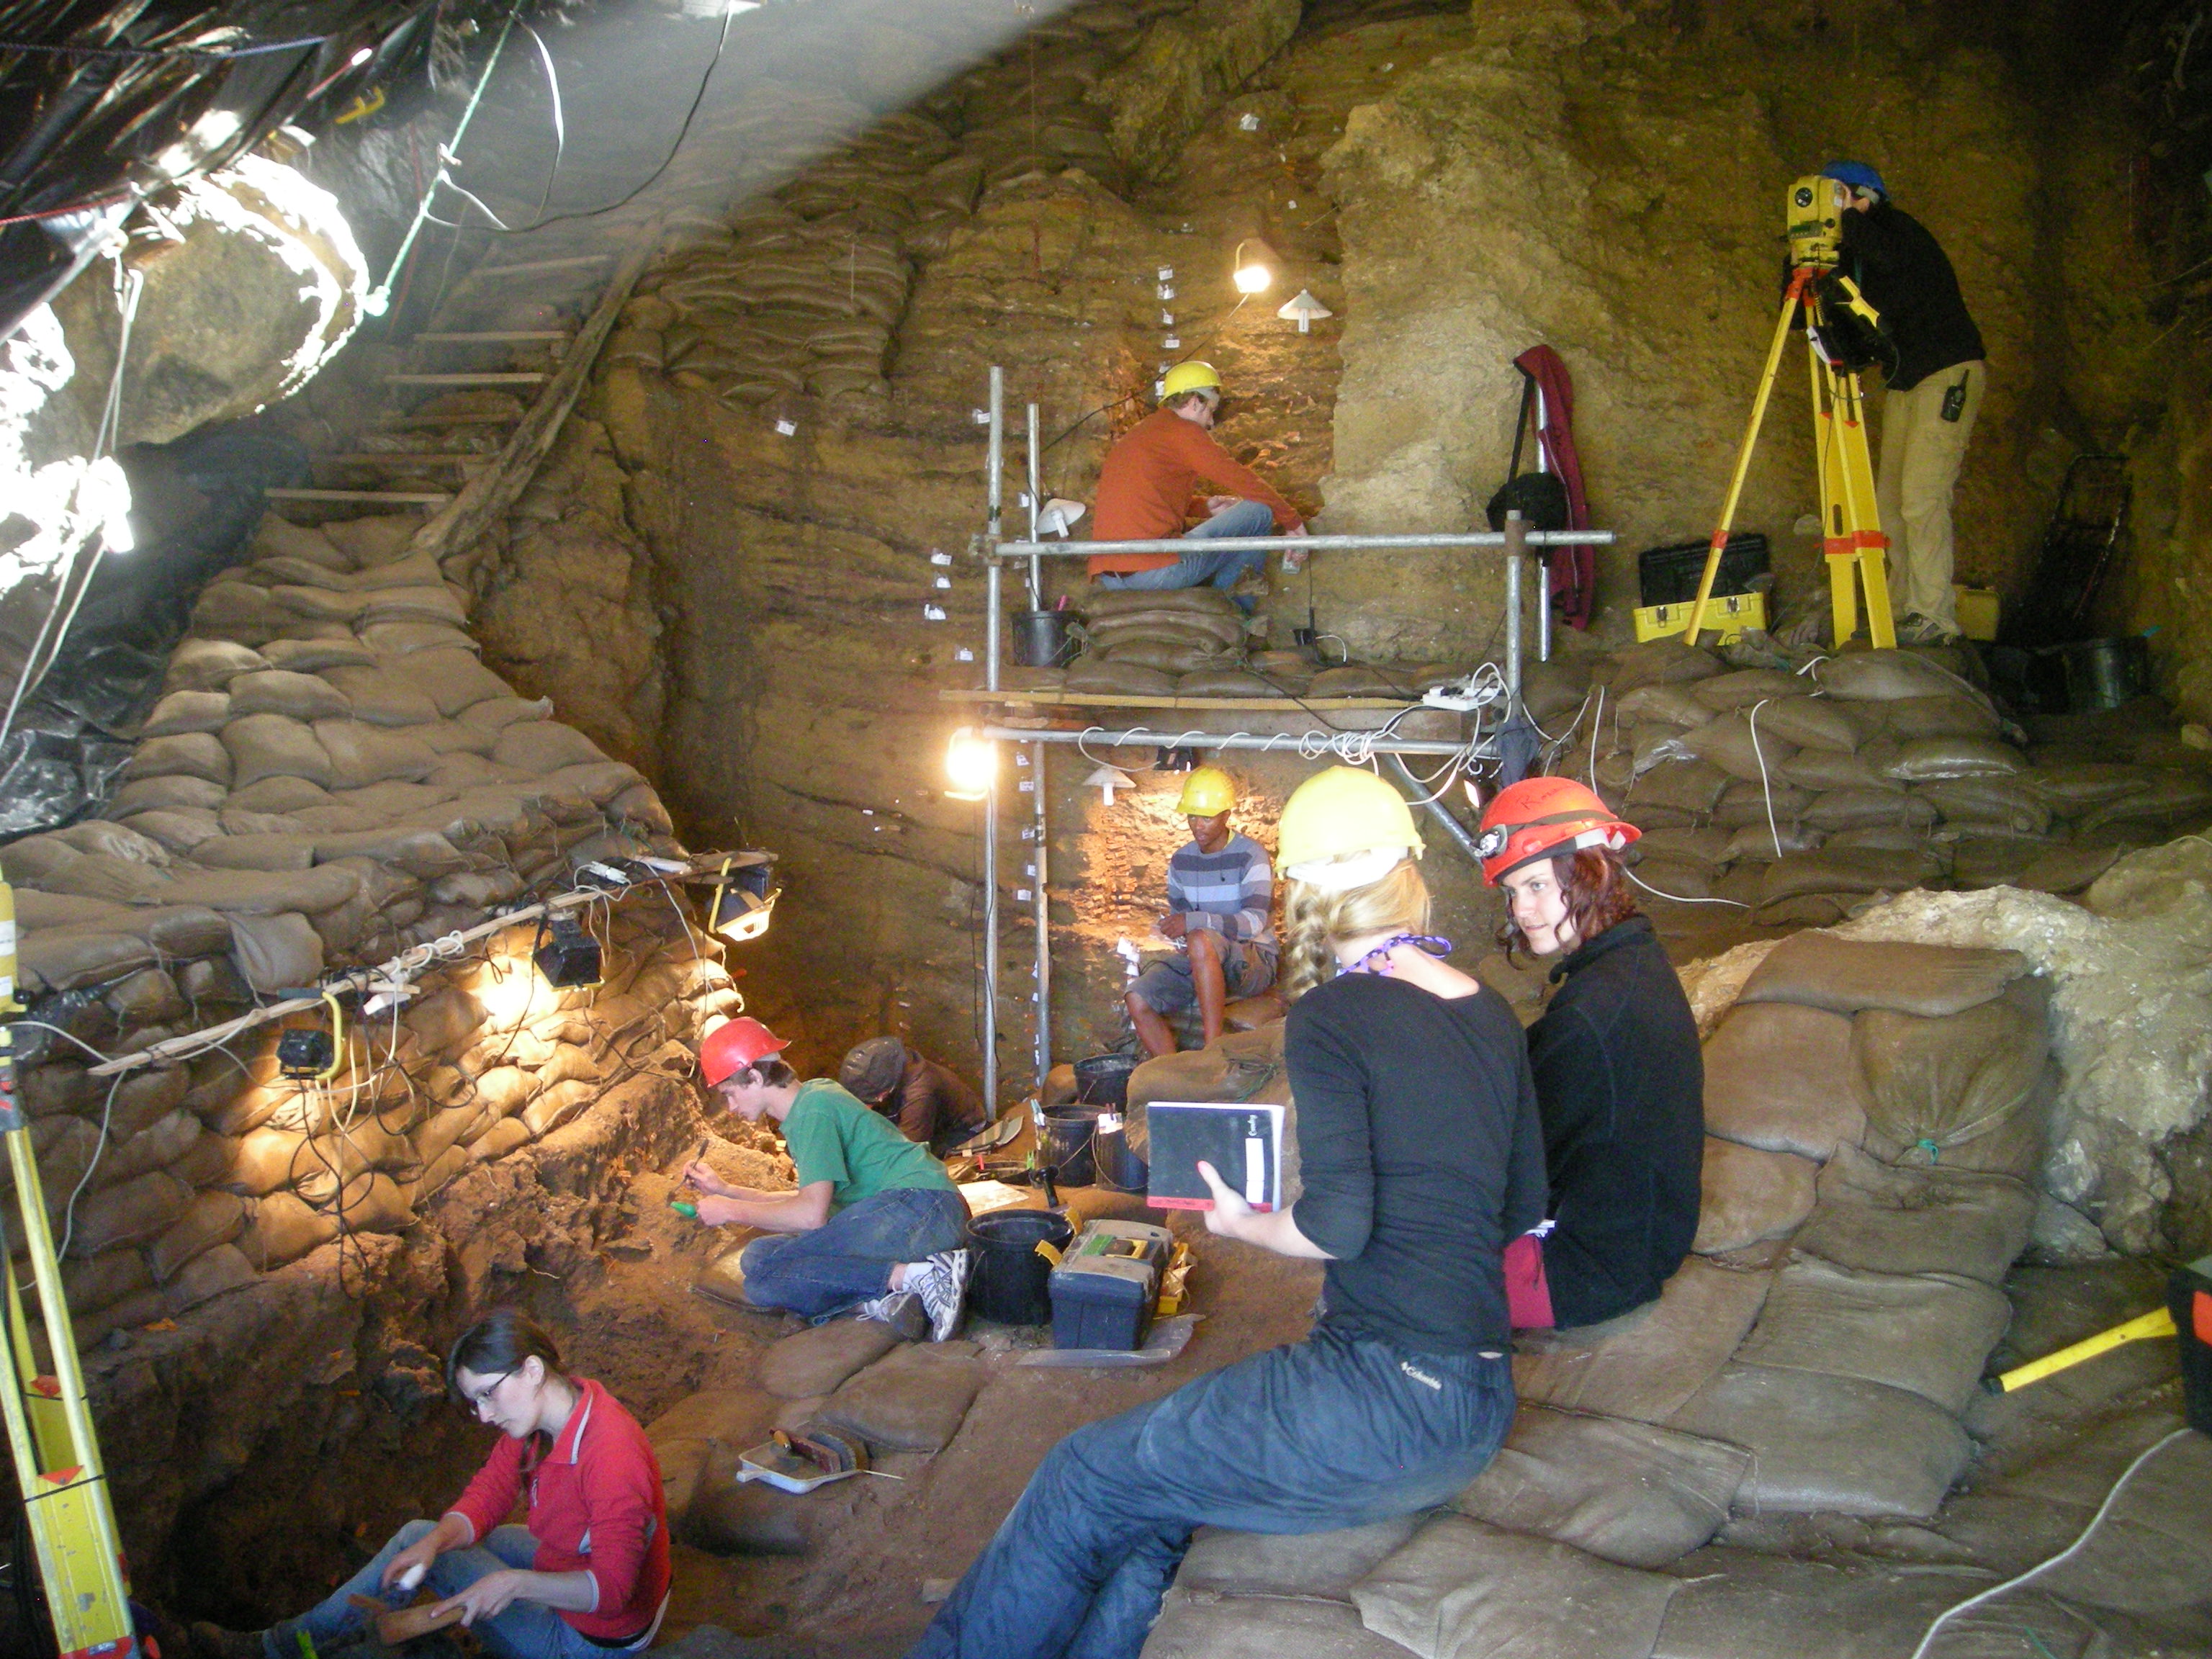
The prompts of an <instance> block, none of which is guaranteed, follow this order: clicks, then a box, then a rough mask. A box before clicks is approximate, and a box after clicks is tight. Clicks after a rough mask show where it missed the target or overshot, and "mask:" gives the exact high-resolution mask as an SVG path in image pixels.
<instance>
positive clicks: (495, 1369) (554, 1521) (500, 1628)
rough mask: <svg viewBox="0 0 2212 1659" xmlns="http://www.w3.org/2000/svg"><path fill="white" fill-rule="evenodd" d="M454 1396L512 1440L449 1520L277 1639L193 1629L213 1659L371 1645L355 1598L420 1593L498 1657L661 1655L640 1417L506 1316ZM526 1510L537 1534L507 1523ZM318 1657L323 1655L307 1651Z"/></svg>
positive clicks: (452, 1358) (399, 1535)
mask: <svg viewBox="0 0 2212 1659" xmlns="http://www.w3.org/2000/svg"><path fill="white" fill-rule="evenodd" d="M446 1387H447V1391H448V1392H449V1393H450V1394H451V1395H453V1399H454V1400H455V1401H458V1402H459V1404H460V1405H461V1406H462V1407H464V1408H465V1409H466V1410H467V1411H468V1413H469V1414H470V1415H471V1416H472V1417H474V1418H475V1419H477V1420H478V1421H479V1422H489V1423H490V1424H491V1425H493V1426H495V1428H497V1429H498V1430H499V1431H500V1432H501V1434H502V1435H503V1436H504V1437H505V1438H503V1439H502V1440H501V1441H500V1443H499V1444H498V1445H497V1446H495V1447H494V1448H493V1449H492V1454H491V1455H490V1457H489V1458H488V1459H487V1460H485V1462H484V1466H483V1468H482V1469H481V1470H479V1471H478V1472H477V1477H476V1479H475V1480H471V1481H470V1482H469V1485H468V1489H467V1490H466V1491H465V1492H462V1494H461V1495H460V1497H459V1499H457V1500H456V1501H455V1503H454V1504H453V1508H452V1509H450V1510H447V1512H446V1513H445V1515H444V1516H442V1517H441V1519H439V1520H437V1521H435V1522H433V1521H410V1522H408V1523H407V1524H406V1525H405V1526H404V1527H402V1528H400V1529H399V1530H398V1532H396V1533H394V1534H392V1537H391V1538H390V1540H389V1541H386V1544H385V1546H384V1547H383V1548H382V1549H381V1550H380V1551H378V1552H377V1553H376V1555H375V1556H374V1558H373V1559H371V1560H370V1561H369V1563H368V1565H367V1566H365V1567H363V1568H362V1570H361V1571H359V1572H357V1573H356V1574H354V1576H353V1577H351V1578H349V1579H348V1580H347V1581H346V1582H345V1583H343V1584H340V1585H339V1586H338V1587H337V1589H335V1590H333V1591H332V1592H331V1594H330V1595H327V1596H325V1598H324V1599H323V1601H321V1603H320V1604H319V1605H318V1606H317V1607H314V1608H313V1609H312V1610H310V1611H309V1612H307V1613H301V1615H300V1616H299V1617H298V1618H296V1619H287V1620H281V1621H279V1622H278V1623H276V1624H274V1625H271V1626H270V1627H269V1628H268V1629H267V1630H264V1631H252V1632H246V1631H226V1630H222V1629H218V1628H217V1627H216V1626H213V1625H206V1624H202V1625H196V1626H193V1628H192V1638H193V1647H194V1650H195V1651H196V1652H197V1654H199V1655H200V1656H202V1659H299V1656H300V1655H301V1653H302V1652H303V1651H312V1652H318V1653H329V1652H331V1651H332V1650H334V1649H336V1648H337V1647H339V1646H341V1645H343V1644H348V1643H349V1642H356V1641H362V1640H366V1639H368V1636H369V1631H368V1624H367V1615H366V1613H365V1612H364V1610H363V1609H362V1608H361V1607H357V1606H356V1603H355V1598H356V1597H362V1598H366V1599H368V1600H369V1601H380V1602H382V1603H383V1604H385V1605H386V1606H387V1607H405V1606H406V1605H407V1604H408V1603H409V1602H410V1601H413V1600H414V1599H415V1596H416V1592H417V1590H418V1589H419V1588H423V1587H427V1588H428V1590H429V1592H430V1594H431V1595H435V1596H437V1597H440V1598H441V1600H440V1601H439V1602H438V1604H437V1606H438V1608H439V1609H440V1610H441V1611H444V1610H448V1609H454V1608H458V1609H459V1611H460V1616H461V1622H462V1623H463V1624H465V1625H466V1626H469V1628H470V1629H471V1630H473V1631H474V1632H476V1634H477V1638H478V1639H479V1640H480V1641H481V1642H483V1644H484V1646H485V1647H487V1648H488V1649H489V1650H491V1652H492V1653H493V1654H494V1655H495V1656H497V1659H604V1656H605V1655H606V1654H607V1653H609V1652H618V1653H635V1652H637V1651H640V1650H643V1649H645V1648H648V1647H650V1646H652V1645H653V1637H654V1636H655V1635H656V1634H658V1633H659V1629H660V1620H661V1616H662V1614H664V1613H665V1612H666V1611H667V1609H668V1587H669V1577H670V1570H669V1555H668V1508H667V1504H666V1502H665V1499H664V1498H663V1497H662V1495H661V1487H660V1468H659V1464H657V1463H656V1462H654V1461H653V1448H652V1447H651V1446H650V1445H649V1444H647V1441H646V1437H645V1431H644V1430H643V1429H641V1428H640V1427H639V1426H638V1424H637V1419H635V1418H634V1417H632V1416H631V1415H630V1414H629V1413H628V1412H627V1411H625V1410H623V1407H622V1403H621V1401H617V1399H616V1398H615V1397H614V1396H613V1395H611V1394H609V1393H608V1392H607V1391H606V1389H605V1388H603V1387H601V1386H600V1385H599V1383H594V1382H592V1381H591V1380H590V1379H588V1378H586V1377H581V1376H570V1375H568V1373H566V1372H564V1371H562V1369H561V1354H560V1351H559V1350H558V1349H556V1347H555V1346H553V1339H552V1338H551V1337H550V1336H548V1335H547V1334H545V1333H544V1331H543V1330H541V1329H539V1328H538V1326H536V1325H535V1324H533V1323H532V1322H531V1321H530V1320H529V1319H528V1318H526V1317H525V1316H523V1315H521V1314H520V1313H517V1312H514V1311H513V1310H500V1311H498V1312H496V1313H493V1314H490V1315H488V1316H485V1317H484V1318H483V1319H480V1320H478V1321H477V1322H476V1323H475V1324H474V1325H471V1327H470V1328H468V1329H467V1330H466V1331H465V1332H464V1333H463V1334H462V1335H461V1339H460V1340H459V1341H458V1342H456V1343H454V1344H453V1351H452V1352H450V1353H448V1354H447V1357H446ZM518 1501H520V1502H523V1503H526V1504H527V1506H528V1507H527V1509H526V1512H525V1519H524V1523H523V1524H522V1525H520V1526H513V1525H503V1524H501V1523H502V1522H506V1520H507V1516H509V1515H510V1514H512V1513H513V1510H514V1506H515V1504H516V1503H517V1502H518ZM311 1643H312V1644H313V1646H312V1647H310V1646H309V1645H308V1644H311Z"/></svg>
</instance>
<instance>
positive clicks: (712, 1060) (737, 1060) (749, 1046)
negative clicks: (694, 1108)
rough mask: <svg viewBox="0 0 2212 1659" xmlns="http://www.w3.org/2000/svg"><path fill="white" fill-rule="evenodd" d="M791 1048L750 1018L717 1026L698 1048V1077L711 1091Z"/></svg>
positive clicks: (734, 1020)
mask: <svg viewBox="0 0 2212 1659" xmlns="http://www.w3.org/2000/svg"><path fill="white" fill-rule="evenodd" d="M789 1047H791V1045H790V1044H789V1043H788V1042H785V1041H784V1040H783V1039H782V1038H781V1037H780V1036H776V1034H775V1032H773V1031H771V1030H769V1029H768V1027H767V1026H765V1025H763V1024H761V1023H760V1022H759V1021H758V1020H757V1019H754V1018H751V1017H750V1015H747V1016H745V1017H744V1018H738V1019H733V1020H732V1021H731V1022H730V1023H729V1024H726V1025H718V1026H716V1027H715V1028H714V1030H711V1031H709V1032H708V1033H707V1040H706V1041H705V1042H702V1043H701V1044H700V1045H699V1075H700V1077H701V1078H702V1079H704V1080H705V1082H706V1085H707V1086H708V1088H709V1089H711V1088H713V1087H714V1085H716V1084H718V1083H720V1082H721V1081H722V1079H725V1078H727V1077H732V1076H734V1075H735V1074H736V1073H739V1072H742V1071H744V1069H745V1068H746V1067H747V1066H753V1065H757V1063H759V1062H760V1061H762V1060H766V1059H768V1058H769V1056H770V1055H771V1054H781V1053H782V1052H783V1051H784V1050H785V1049H786V1048H789Z"/></svg>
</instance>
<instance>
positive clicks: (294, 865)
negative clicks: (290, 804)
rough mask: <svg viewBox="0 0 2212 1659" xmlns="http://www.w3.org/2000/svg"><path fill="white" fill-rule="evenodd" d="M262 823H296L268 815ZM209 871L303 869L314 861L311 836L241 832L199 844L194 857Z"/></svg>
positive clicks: (235, 831) (240, 830)
mask: <svg viewBox="0 0 2212 1659" xmlns="http://www.w3.org/2000/svg"><path fill="white" fill-rule="evenodd" d="M295 821H296V820H293V819H287V818H278V817H275V815H273V814H271V815H269V816H268V817H266V818H265V819H264V822H272V823H293V822H295ZM196 856H197V861H198V862H199V863H201V864H203V865H204V866H207V867H208V868H210V869H211V870H305V869H307V868H309V867H311V866H313V864H314V861H315V843H314V840H313V837H312V836H301V835H293V834H274V835H272V834H263V833H257V832H252V831H248V830H246V829H242V828H241V829H234V830H233V832H232V833H231V834H229V835H227V836H220V837H218V838H217V839H216V840H214V841H210V842H206V843H204V845H202V846H201V847H200V848H199V849H198V852H197V854H196Z"/></svg>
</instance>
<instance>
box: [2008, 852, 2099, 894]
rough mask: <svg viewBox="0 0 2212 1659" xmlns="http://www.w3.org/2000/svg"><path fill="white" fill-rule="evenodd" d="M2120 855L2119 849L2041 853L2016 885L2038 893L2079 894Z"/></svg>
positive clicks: (2022, 872)
mask: <svg viewBox="0 0 2212 1659" xmlns="http://www.w3.org/2000/svg"><path fill="white" fill-rule="evenodd" d="M2119 856H2120V848H2118V847H2053V848H2049V849H2048V850H2046V851H2045V852H2042V853H2039V854H2037V855H2036V858H2035V860H2034V861H2033V863H2031V864H2030V865H2029V866H2027V868H2026V869H2025V870H2022V871H2021V872H2020V877H2019V879H2018V880H2017V881H2015V883H2014V885H2015V886H2018V887H2024V888H2027V889H2028V890H2031V891H2033V892H2038V893H2057V894H2062V895H2063V894H2073V893H2079V892H2081V890H2083V889H2084V888H2086V887H2087V886H2088V885H2089V884H2091V883H2093V882H2094V881H2095V880H2096V879H2097V878H2098V877H2100V876H2101V875H2103V874H2104V873H2105V872H2106V871H2107V870H2109V869H2111V868H2112V866H2113V864H2114V863H2115V862H2117V861H2118V859H2119Z"/></svg>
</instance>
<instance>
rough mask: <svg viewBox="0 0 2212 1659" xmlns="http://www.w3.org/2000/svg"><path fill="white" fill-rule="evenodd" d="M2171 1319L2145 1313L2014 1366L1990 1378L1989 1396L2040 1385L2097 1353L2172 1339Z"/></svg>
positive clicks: (2161, 1312)
mask: <svg viewBox="0 0 2212 1659" xmlns="http://www.w3.org/2000/svg"><path fill="white" fill-rule="evenodd" d="M2178 1334H2179V1333H2178V1332H2177V1331H2176V1330H2175V1329H2174V1325H2173V1316H2172V1314H2171V1313H2169V1312H2167V1311H2166V1310H2165V1309H2164V1308H2160V1309H2159V1310H2157V1311H2156V1312H2155V1313H2147V1314H2145V1315H2143V1316H2142V1317H2141V1318H2139V1319H2130V1321H2128V1322H2127V1323H2126V1324H2124V1325H2115V1326H2113V1327H2112V1329H2110V1330H2109V1331H2099V1332H2098V1333H2097V1334H2096V1335H2094V1336H2089V1337H2084V1338H2083V1339H2082V1340H2081V1341H2079V1342H2076V1343H2075V1345H2074V1346H2072V1347H2070V1348H2061V1349H2060V1350H2059V1351H2058V1352H2057V1353H2047V1354H2045V1355H2044V1356H2043V1358H2040V1359H2031V1360H2029V1361H2028V1362H2027V1364H2025V1365H2015V1366H2014V1367H2013V1368H2012V1370H2008V1371H2005V1372H2002V1374H2000V1375H1998V1376H1993V1377H1991V1378H1990V1381H1989V1383H1988V1384H1987V1385H1986V1386H1987V1387H1988V1388H1989V1390H1990V1393H1992V1394H2010V1393H2012V1392H2013V1390H2014V1389H2024V1388H2026V1387H2027V1385H2028V1384H2029V1383H2040V1382H2041V1381H2042V1380H2043V1379H2044V1378H2045V1377H2046V1376H2050V1375H2051V1373H2052V1372H2054V1371H2063V1370H2066V1369H2067V1368H2068V1367H2069V1366H2073V1365H2078V1364H2081V1362H2082V1361H2083V1360H2085V1359H2094V1358H2096V1357H2097V1356H2098V1355H2099V1354H2100V1353H2110V1352H2112V1350H2113V1349H2114V1348H2119V1347H2124V1346H2127V1345H2128V1344H2129V1343H2130V1342H2148V1341H2149V1340H2151V1339H2153V1338H2154V1337H2160V1336H2174V1335H2178Z"/></svg>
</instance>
